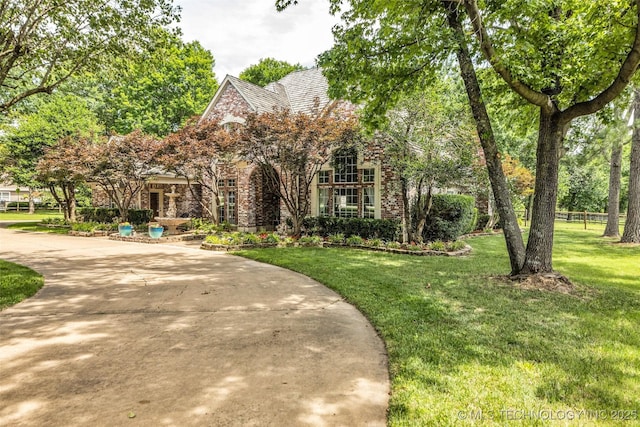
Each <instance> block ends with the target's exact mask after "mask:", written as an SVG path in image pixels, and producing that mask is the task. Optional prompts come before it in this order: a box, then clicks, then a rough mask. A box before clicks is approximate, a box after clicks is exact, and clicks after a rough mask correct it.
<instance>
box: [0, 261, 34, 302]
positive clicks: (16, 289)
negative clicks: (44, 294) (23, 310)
mask: <svg viewBox="0 0 640 427" xmlns="http://www.w3.org/2000/svg"><path fill="white" fill-rule="evenodd" d="M43 284H44V279H43V278H42V276H41V275H40V274H38V273H36V272H35V271H33V270H31V269H30V268H27V267H23V266H21V265H18V264H14V263H11V262H8V261H3V260H1V259H0V310H2V309H5V308H7V307H9V306H11V305H13V304H17V303H19V302H20V301H22V300H23V299H25V298H29V297H30V296H32V295H33V294H35V293H36V292H38V290H39V289H40V288H41V287H42V285H43Z"/></svg>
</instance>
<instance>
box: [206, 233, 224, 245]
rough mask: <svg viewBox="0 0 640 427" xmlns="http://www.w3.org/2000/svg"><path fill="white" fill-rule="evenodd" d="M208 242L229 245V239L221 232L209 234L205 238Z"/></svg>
mask: <svg viewBox="0 0 640 427" xmlns="http://www.w3.org/2000/svg"><path fill="white" fill-rule="evenodd" d="M204 241H205V242H206V243H211V244H212V245H228V244H229V239H228V238H226V237H223V236H222V235H221V234H209V235H208V236H207V237H205V238H204Z"/></svg>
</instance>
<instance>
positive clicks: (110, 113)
mask: <svg viewBox="0 0 640 427" xmlns="http://www.w3.org/2000/svg"><path fill="white" fill-rule="evenodd" d="M214 64H215V61H214V58H213V55H212V54H211V52H209V51H208V50H206V49H204V48H203V47H202V46H201V45H200V43H199V42H197V41H194V42H190V43H184V42H183V41H182V40H181V39H180V38H179V37H178V36H176V35H174V34H172V33H170V32H168V31H166V30H163V29H156V30H154V31H153V39H152V43H151V44H150V46H149V48H148V49H147V50H145V51H143V52H140V53H138V54H136V55H134V56H133V57H130V58H126V57H125V58H121V59H116V60H115V61H114V65H115V69H114V70H107V71H106V72H103V73H98V74H96V75H95V76H93V78H92V79H91V80H93V81H95V83H96V86H97V87H98V94H97V96H99V97H100V98H101V100H100V102H101V103H102V105H101V106H100V107H99V117H100V119H101V120H102V121H103V122H104V124H105V127H106V128H107V130H108V131H113V132H116V133H118V134H121V135H123V134H128V133H130V132H133V131H134V130H135V129H140V130H142V131H143V132H145V133H148V134H152V135H156V136H165V135H168V134H169V133H171V132H175V131H177V130H178V129H179V128H180V127H181V126H183V125H184V124H185V123H186V121H187V119H189V118H191V117H193V116H194V115H197V114H200V113H202V111H203V110H204V109H205V107H206V106H207V104H208V103H209V101H211V98H212V97H213V95H214V93H215V91H216V89H217V88H218V83H217V82H216V79H215V74H214V73H213V66H214Z"/></svg>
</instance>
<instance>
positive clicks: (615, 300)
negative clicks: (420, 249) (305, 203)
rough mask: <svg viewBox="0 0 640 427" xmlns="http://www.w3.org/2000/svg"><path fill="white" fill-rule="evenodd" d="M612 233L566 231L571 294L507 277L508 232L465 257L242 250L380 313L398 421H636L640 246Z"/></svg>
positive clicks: (559, 255)
mask: <svg viewBox="0 0 640 427" xmlns="http://www.w3.org/2000/svg"><path fill="white" fill-rule="evenodd" d="M603 228H604V226H603V227H602V228H598V227H597V226H591V227H590V229H589V230H586V231H585V230H583V229H581V228H580V225H578V226H574V224H562V223H559V224H558V226H557V232H556V246H555V257H554V259H555V264H554V265H555V268H556V269H557V270H559V271H560V272H562V273H563V274H565V275H567V276H568V277H569V278H570V279H571V280H572V281H573V282H574V283H575V284H576V286H577V291H576V292H575V293H574V294H570V295H568V294H560V293H554V292H549V291H540V290H524V289H520V288H518V287H516V286H514V285H513V283H511V282H509V281H507V280H504V279H499V278H496V276H498V275H503V274H505V273H506V272H508V271H509V263H508V259H507V257H506V249H505V245H504V239H503V237H502V236H500V235H498V236H489V237H479V238H474V239H471V240H469V243H470V244H471V245H472V246H473V248H474V252H473V254H472V255H471V256H468V257H465V258H459V259H455V258H444V257H416V258H414V257H408V256H402V255H394V254H388V253H380V252H367V251H357V250H349V249H343V248H328V249H321V248H295V249H287V248H285V249H259V250H249V251H243V252H240V254H241V255H243V256H246V257H249V258H252V259H256V260H259V261H264V262H268V263H271V264H276V265H280V266H283V267H286V268H289V269H292V270H295V271H299V272H301V273H303V274H306V275H307V276H310V277H312V278H314V279H316V280H318V281H320V282H321V283H324V284H326V285H327V286H328V287H330V288H332V289H334V290H336V291H337V292H339V293H340V294H342V295H343V296H344V297H345V298H346V299H347V300H348V301H349V302H351V303H352V304H354V305H355V306H356V307H358V309H360V311H361V312H362V313H364V314H365V315H366V316H367V317H368V318H369V320H370V321H371V323H372V324H373V325H374V326H375V328H376V329H377V330H378V332H379V334H380V336H381V337H382V339H383V340H384V342H385V343H386V346H387V350H388V354H389V368H390V374H391V382H392V395H391V399H390V406H389V414H388V423H389V425H391V426H422V425H424V426H447V425H500V426H502V425H517V426H523V425H527V426H529V425H566V424H567V422H566V420H567V419H569V418H573V421H572V422H571V423H569V424H570V425H625V426H636V425H640V247H637V246H636V247H623V246H622V245H619V244H615V243H613V242H612V241H611V240H610V239H603V238H600V237H599V236H600V234H602V230H603ZM518 411H520V412H518ZM580 411H585V412H580ZM614 411H627V412H614ZM634 411H635V412H634ZM550 418H553V419H554V420H555V421H552V420H550ZM559 418H564V419H563V420H558V419H559ZM615 418H617V419H615ZM620 418H626V419H627V420H626V421H620Z"/></svg>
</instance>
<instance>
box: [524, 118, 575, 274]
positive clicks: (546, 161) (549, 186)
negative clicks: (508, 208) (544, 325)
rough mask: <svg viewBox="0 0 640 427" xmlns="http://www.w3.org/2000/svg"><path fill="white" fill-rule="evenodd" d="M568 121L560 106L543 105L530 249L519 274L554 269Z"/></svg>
mask: <svg viewBox="0 0 640 427" xmlns="http://www.w3.org/2000/svg"><path fill="white" fill-rule="evenodd" d="M564 131H565V125H564V124H563V123H561V122H560V113H559V112H558V111H557V110H554V111H548V110H546V109H543V108H541V109H540V129H539V133H538V148H537V153H536V159H537V160H536V185H535V196H534V197H533V211H532V215H531V229H530V231H529V240H528V242H527V253H526V258H525V262H524V266H523V268H522V269H521V270H520V272H519V274H536V273H551V272H553V263H552V254H553V228H554V219H555V211H556V203H557V198H558V165H559V161H560V147H561V146H562V141H563V139H564Z"/></svg>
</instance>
